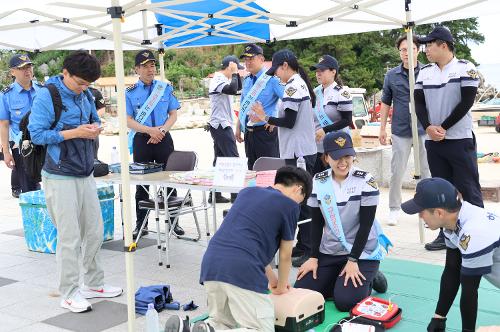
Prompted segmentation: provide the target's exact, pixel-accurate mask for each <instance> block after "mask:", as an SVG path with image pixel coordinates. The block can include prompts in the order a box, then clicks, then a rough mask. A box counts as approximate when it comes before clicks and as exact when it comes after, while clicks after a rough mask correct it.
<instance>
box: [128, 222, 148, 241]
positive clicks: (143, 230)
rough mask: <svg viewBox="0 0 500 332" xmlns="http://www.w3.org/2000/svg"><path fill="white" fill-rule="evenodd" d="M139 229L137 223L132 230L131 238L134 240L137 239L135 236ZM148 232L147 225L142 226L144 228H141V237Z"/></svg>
mask: <svg viewBox="0 0 500 332" xmlns="http://www.w3.org/2000/svg"><path fill="white" fill-rule="evenodd" d="M140 230H141V226H139V225H137V226H136V227H135V229H134V231H133V232H132V238H133V239H134V240H135V239H137V236H138V234H139V231H140ZM148 234H149V231H148V226H144V228H143V229H142V232H141V237H143V236H144V235H148Z"/></svg>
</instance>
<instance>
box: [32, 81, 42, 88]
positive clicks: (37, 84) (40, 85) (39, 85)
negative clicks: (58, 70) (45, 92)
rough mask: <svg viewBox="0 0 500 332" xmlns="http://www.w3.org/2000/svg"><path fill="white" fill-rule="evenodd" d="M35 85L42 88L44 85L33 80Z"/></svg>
mask: <svg viewBox="0 0 500 332" xmlns="http://www.w3.org/2000/svg"><path fill="white" fill-rule="evenodd" d="M33 83H34V84H35V85H36V86H37V87H39V88H43V87H44V85H43V84H42V83H39V82H33Z"/></svg>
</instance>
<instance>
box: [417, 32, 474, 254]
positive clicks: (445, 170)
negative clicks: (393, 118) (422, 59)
mask: <svg viewBox="0 0 500 332" xmlns="http://www.w3.org/2000/svg"><path fill="white" fill-rule="evenodd" d="M419 41H420V42H421V43H425V45H426V49H425V54H426V55H427V58H428V59H429V61H431V62H433V63H429V64H428V65H425V66H423V67H422V68H421V69H420V73H419V74H418V77H417V80H416V82H415V109H416V112H417V117H418V120H419V121H420V123H421V124H422V127H423V128H424V129H425V132H426V133H427V138H426V141H425V147H426V149H427V160H428V161H429V168H430V170H431V174H432V177H440V178H443V179H445V180H448V181H449V182H451V183H452V184H453V185H454V186H455V187H456V188H457V190H458V191H459V192H460V193H461V194H462V196H463V198H464V200H465V201H467V202H469V203H471V204H473V205H476V206H479V207H483V198H482V194H481V185H480V184H479V172H478V169H477V152H476V139H475V137H474V133H473V132H472V115H471V113H470V108H471V107H472V105H473V104H474V99H475V97H476V93H477V87H478V85H479V75H478V73H477V71H476V68H475V67H474V64H472V63H471V62H469V61H467V60H459V59H457V58H456V57H455V55H454V54H453V50H454V40H453V36H452V34H451V32H450V31H449V30H448V29H447V28H446V27H443V26H437V27H436V28H434V30H432V32H431V33H430V34H429V35H428V36H427V37H424V38H421V39H420V40H419ZM425 248H426V249H427V250H442V249H446V245H445V241H444V235H443V232H442V230H441V232H440V234H439V236H438V237H437V239H436V240H434V241H433V242H431V243H427V244H426V245H425Z"/></svg>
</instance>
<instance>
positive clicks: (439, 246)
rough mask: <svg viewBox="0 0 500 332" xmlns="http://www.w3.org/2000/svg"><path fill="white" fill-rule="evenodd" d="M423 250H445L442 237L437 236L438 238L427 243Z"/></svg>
mask: <svg viewBox="0 0 500 332" xmlns="http://www.w3.org/2000/svg"><path fill="white" fill-rule="evenodd" d="M424 248H425V249H426V250H429V251H437V250H444V249H446V243H445V242H444V236H441V235H438V237H437V238H436V239H435V240H434V241H432V242H429V243H427V244H426V245H425V246H424Z"/></svg>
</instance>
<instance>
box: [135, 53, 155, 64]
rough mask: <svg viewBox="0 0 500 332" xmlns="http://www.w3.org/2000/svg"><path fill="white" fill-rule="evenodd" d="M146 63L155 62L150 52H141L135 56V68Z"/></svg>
mask: <svg viewBox="0 0 500 332" xmlns="http://www.w3.org/2000/svg"><path fill="white" fill-rule="evenodd" d="M148 61H154V62H156V58H155V55H154V54H153V52H151V51H150V50H142V51H139V52H138V53H137V54H136V55H135V65H136V66H139V65H143V64H145V63H146V62H148Z"/></svg>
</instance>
